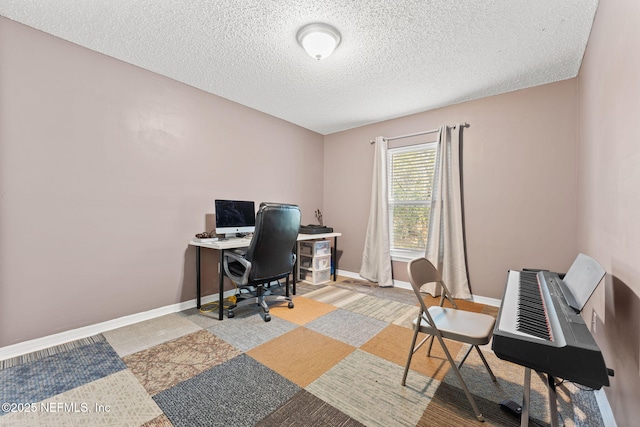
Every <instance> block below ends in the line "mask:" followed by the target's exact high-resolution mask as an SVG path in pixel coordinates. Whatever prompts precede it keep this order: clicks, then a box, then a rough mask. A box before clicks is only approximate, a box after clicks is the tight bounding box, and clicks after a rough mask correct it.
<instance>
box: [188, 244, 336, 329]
mask: <svg viewBox="0 0 640 427" xmlns="http://www.w3.org/2000/svg"><path fill="white" fill-rule="evenodd" d="M340 236H342V233H321V234H298V241H302V240H316V239H331V238H333V246H332V248H331V259H332V260H333V267H334V269H333V281H334V282H335V281H336V272H337V271H338V257H337V254H338V237H340ZM250 243H251V239H247V238H233V239H226V240H217V241H215V242H197V241H195V240H192V241H190V242H189V245H191V246H195V247H196V294H197V295H196V305H197V307H198V308H200V307H201V303H200V300H201V295H200V294H201V289H202V288H201V277H200V248H207V249H215V250H218V251H220V258H219V260H218V278H219V280H218V288H219V289H220V295H219V300H218V301H220V304H219V305H218V319H219V320H222V314H223V304H222V301H223V300H224V268H223V267H222V259H223V257H224V251H226V250H230V249H239V248H246V247H248V246H249V244H250ZM295 246H296V248H295V251H296V262H298V261H297V259H298V245H295ZM295 271H296V268H295V265H294V268H293V272H292V273H293V294H294V295H295V294H296V274H295Z"/></svg>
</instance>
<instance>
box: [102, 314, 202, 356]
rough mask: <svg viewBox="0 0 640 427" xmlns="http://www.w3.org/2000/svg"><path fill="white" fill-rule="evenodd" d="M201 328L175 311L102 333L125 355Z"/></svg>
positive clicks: (120, 354) (120, 353)
mask: <svg viewBox="0 0 640 427" xmlns="http://www.w3.org/2000/svg"><path fill="white" fill-rule="evenodd" d="M200 329H202V328H201V327H200V326H198V325H196V324H195V323H193V322H192V321H190V320H189V319H187V318H185V317H183V316H180V315H178V314H175V313H174V314H167V315H166V316H160V317H156V318H155V319H150V320H145V321H144V322H139V323H134V324H133V325H129V326H123V327H122V328H118V329H113V330H111V331H107V332H103V333H102V335H104V337H105V338H106V339H107V341H108V342H109V344H111V346H112V347H113V349H114V350H115V351H116V352H117V353H118V355H119V356H120V357H123V356H126V355H129V354H133V353H135V352H138V351H140V350H144V349H146V348H150V347H153V346H155V345H158V344H162V343H163V342H167V341H170V340H172V339H175V338H178V337H181V336H183V335H187V334H190V333H192V332H196V331H199V330H200Z"/></svg>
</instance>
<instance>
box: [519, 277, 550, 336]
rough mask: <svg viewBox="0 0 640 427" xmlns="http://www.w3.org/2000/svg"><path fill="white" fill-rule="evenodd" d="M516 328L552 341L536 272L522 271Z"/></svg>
mask: <svg viewBox="0 0 640 427" xmlns="http://www.w3.org/2000/svg"><path fill="white" fill-rule="evenodd" d="M516 330H518V331H520V332H524V333H527V334H530V335H533V336H535V337H538V338H542V339H545V340H547V341H551V340H552V337H551V332H550V331H551V328H550V327H549V319H548V317H547V313H546V310H545V306H544V301H543V299H542V294H541V290H540V285H539V284H538V278H537V275H536V273H534V272H530V271H521V272H520V277H519V290H518V307H517V314H516Z"/></svg>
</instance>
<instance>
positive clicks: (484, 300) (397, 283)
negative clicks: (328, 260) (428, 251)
mask: <svg viewBox="0 0 640 427" xmlns="http://www.w3.org/2000/svg"><path fill="white" fill-rule="evenodd" d="M338 275H340V276H344V277H350V278H352V279H360V280H363V279H362V277H361V276H360V275H359V274H358V273H354V272H352V271H345V270H340V269H338ZM393 286H394V287H396V288H400V289H409V290H411V289H412V288H411V283H409V282H405V281H403V280H395V279H394V281H393ZM471 298H472V301H473V302H477V303H479V304H485V305H491V306H493V307H500V301H501V300H499V299H496V298H489V297H483V296H479V295H472V296H471Z"/></svg>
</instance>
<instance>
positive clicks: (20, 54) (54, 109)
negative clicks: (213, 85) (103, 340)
mask: <svg viewBox="0 0 640 427" xmlns="http://www.w3.org/2000/svg"><path fill="white" fill-rule="evenodd" d="M322 152H323V137H322V135H319V134H316V133H314V132H311V131H308V130H305V129H303V128H300V127H298V126H294V125H292V124H290V123H287V122H284V121H282V120H279V119H276V118H274V117H271V116H268V115H265V114H262V113H260V112H257V111H255V110H252V109H249V108H246V107H243V106H241V105H238V104H235V103H232V102H229V101H227V100H224V99H222V98H219V97H215V96H212V95H210V94H207V93H204V92H202V91H199V90H197V89H194V88H192V87H189V86H186V85H183V84H180V83H177V82H175V81H173V80H170V79H167V78H164V77H161V76H158V75H156V74H153V73H151V72H148V71H145V70H142V69H140V68H137V67H134V66H132V65H128V64H125V63H123V62H120V61H117V60H115V59H112V58H110V57H107V56H104V55H100V54H97V53H95V52H92V51H89V50H87V49H84V48H81V47H79V46H77V45H74V44H71V43H68V42H65V41H63V40H60V39H57V38H55V37H52V36H50V35H47V34H44V33H41V32H39V31H36V30H33V29H30V28H28V27H26V26H23V25H20V24H17V23H15V22H13V21H9V20H7V19H5V18H0V347H2V346H6V345H10V344H15V343H18V342H22V341H26V340H30V339H34V338H38V337H43V336H47V335H51V334H54V333H57V332H61V331H66V330H71V329H74V328H78V327H82V326H85V325H91V324H95V323H99V322H102V321H106V320H110V319H115V318H118V317H121V316H124V315H129V314H133V313H139V312H143V311H146V310H150V309H154V308H158V307H163V306H166V305H170V304H173V303H177V302H180V301H185V300H189V299H192V298H194V297H195V250H194V249H193V248H191V247H189V246H188V241H189V240H190V239H191V238H192V237H193V235H194V234H195V233H198V232H201V231H204V230H205V220H206V217H207V214H210V213H212V212H213V209H214V206H213V201H214V199H215V198H239V199H248V200H255V201H256V202H260V201H282V202H291V203H296V204H299V205H300V207H301V209H302V212H303V221H304V222H311V221H313V220H314V215H313V212H314V210H315V209H318V208H320V207H321V206H322V197H323V193H322V174H323V166H322ZM300 159H314V160H313V161H301V160H300ZM211 252H213V251H211ZM209 255H211V254H209ZM213 261H214V260H213V257H211V256H210V257H209V259H207V262H206V265H205V277H204V282H205V290H206V293H208V294H210V293H213V292H214V290H215V289H217V283H216V282H217V276H216V275H215V274H213Z"/></svg>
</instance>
